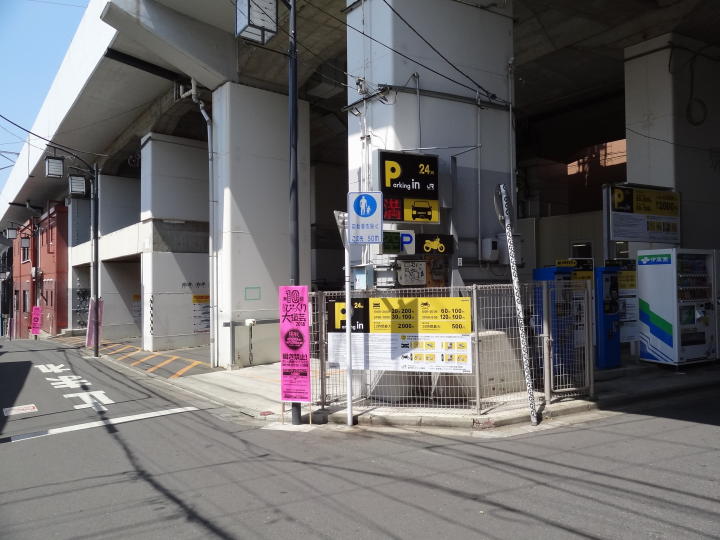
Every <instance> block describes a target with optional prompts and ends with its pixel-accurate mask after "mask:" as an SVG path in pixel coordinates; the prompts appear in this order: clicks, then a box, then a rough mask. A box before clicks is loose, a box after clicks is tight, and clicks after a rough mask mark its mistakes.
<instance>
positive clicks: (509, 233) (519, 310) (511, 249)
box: [498, 184, 538, 426]
mask: <svg viewBox="0 0 720 540" xmlns="http://www.w3.org/2000/svg"><path fill="white" fill-rule="evenodd" d="M498 188H499V191H500V204H501V206H502V209H501V210H502V212H503V218H504V219H503V223H504V225H505V238H506V239H507V247H508V257H509V258H510V273H511V275H512V284H513V293H514V294H515V313H516V316H517V323H518V331H519V333H520V348H521V351H522V363H523V371H524V372H525V385H526V386H527V395H528V406H529V408H530V424H531V425H533V426H536V425H537V423H538V419H537V409H536V407H535V392H534V391H533V383H532V374H531V373H530V349H529V348H528V338H527V332H526V331H525V315H524V313H523V305H522V297H521V295H520V279H519V278H518V273H517V262H516V260H515V244H514V243H513V230H512V217H511V212H512V210H511V202H510V198H509V195H508V192H507V188H506V187H505V185H504V184H500V185H499V186H498Z"/></svg>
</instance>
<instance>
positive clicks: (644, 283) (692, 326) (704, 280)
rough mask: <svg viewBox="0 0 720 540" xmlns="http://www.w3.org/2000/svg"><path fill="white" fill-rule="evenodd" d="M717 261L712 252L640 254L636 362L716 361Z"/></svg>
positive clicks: (677, 249) (692, 251)
mask: <svg viewBox="0 0 720 540" xmlns="http://www.w3.org/2000/svg"><path fill="white" fill-rule="evenodd" d="M715 265H716V262H715V256H714V252H713V251H710V250H698V249H680V248H672V249H654V250H639V251H638V255H637V278H638V302H639V310H640V359H641V360H645V361H648V362H656V363H659V364H670V365H679V364H689V363H693V362H704V361H708V360H715V359H717V354H718V350H717V326H716V319H717V315H716V312H715V299H716V298H717V284H716V282H715V275H716V272H715Z"/></svg>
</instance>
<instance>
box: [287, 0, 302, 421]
mask: <svg viewBox="0 0 720 540" xmlns="http://www.w3.org/2000/svg"><path fill="white" fill-rule="evenodd" d="M284 2H285V5H286V6H287V7H288V8H289V9H290V31H289V32H288V35H289V36H290V47H289V50H288V124H289V130H290V285H300V240H299V220H298V161H297V144H298V80H297V41H296V33H297V32H296V24H297V12H296V5H295V0H284ZM300 413H301V411H300V403H297V402H293V403H292V423H293V425H298V424H300V422H301V418H300V417H301V414H300Z"/></svg>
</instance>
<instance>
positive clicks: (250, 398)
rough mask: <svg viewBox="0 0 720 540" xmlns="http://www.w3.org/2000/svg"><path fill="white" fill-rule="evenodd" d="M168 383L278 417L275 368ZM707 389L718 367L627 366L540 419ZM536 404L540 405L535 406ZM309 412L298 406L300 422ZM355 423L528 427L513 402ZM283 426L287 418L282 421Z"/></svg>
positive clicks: (324, 413)
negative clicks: (589, 395)
mask: <svg viewBox="0 0 720 540" xmlns="http://www.w3.org/2000/svg"><path fill="white" fill-rule="evenodd" d="M168 382H169V383H171V384H173V385H176V386H178V387H180V388H183V389H185V390H187V391H189V392H192V393H195V394H198V395H201V396H203V397H206V398H209V399H212V400H215V401H217V402H220V403H223V404H226V405H228V406H231V407H234V408H237V409H239V410H241V411H242V412H244V413H246V414H248V415H250V416H253V417H256V418H264V419H266V420H272V421H278V420H280V419H281V416H282V413H283V406H282V403H281V402H280V401H279V396H280V369H279V366H278V364H269V365H260V366H253V367H247V368H242V369H237V370H232V371H225V370H223V371H215V372H212V373H203V374H198V375H191V376H186V377H182V378H179V379H172V380H170V381H168ZM709 387H717V388H718V389H720V363H718V362H713V363H708V364H695V365H692V366H687V367H685V368H683V369H675V368H671V367H667V366H658V365H653V364H644V363H642V364H638V363H636V364H631V365H629V366H627V367H624V368H619V369H615V370H610V371H604V372H596V383H595V390H596V399H595V400H588V399H566V400H562V401H557V402H553V403H551V404H549V405H542V404H540V403H539V411H540V412H541V413H542V417H543V418H544V419H549V418H554V417H559V416H565V415H569V414H574V413H580V412H585V411H589V410H593V409H603V410H612V409H615V408H618V407H620V406H625V405H631V404H634V403H637V402H640V401H642V400H650V399H654V398H658V397H662V396H666V395H667V396H671V395H674V394H681V393H684V392H690V391H695V390H700V389H706V388H709ZM540 401H541V400H540ZM312 411H313V421H314V422H316V423H323V422H326V421H327V422H333V423H342V424H344V423H345V422H346V418H347V416H346V410H345V408H344V407H339V408H338V407H335V408H329V409H326V410H320V409H319V408H317V407H313V408H312ZM309 412H310V407H309V406H308V405H304V406H303V417H304V421H306V422H307V421H308V420H309V418H308V413H309ZM354 413H355V415H356V416H357V422H358V423H360V424H369V425H395V426H399V425H402V426H435V427H453V428H468V429H487V428H492V427H499V426H504V425H510V424H517V423H528V422H529V413H528V409H527V403H526V402H514V403H509V404H507V405H501V406H499V407H496V408H494V409H493V410H492V411H490V412H488V413H486V414H480V415H478V414H477V413H476V412H475V411H470V410H452V409H427V408H422V409H420V408H406V407H384V406H374V407H355V409H354ZM285 420H286V421H289V415H286V418H285Z"/></svg>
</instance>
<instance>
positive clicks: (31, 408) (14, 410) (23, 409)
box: [3, 403, 38, 416]
mask: <svg viewBox="0 0 720 540" xmlns="http://www.w3.org/2000/svg"><path fill="white" fill-rule="evenodd" d="M37 410H38V408H37V407H36V406H35V404H34V403H31V404H30V405H18V406H17V407H7V408H6V409H3V414H4V415H5V416H10V415H12V414H25V413H31V412H37Z"/></svg>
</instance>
